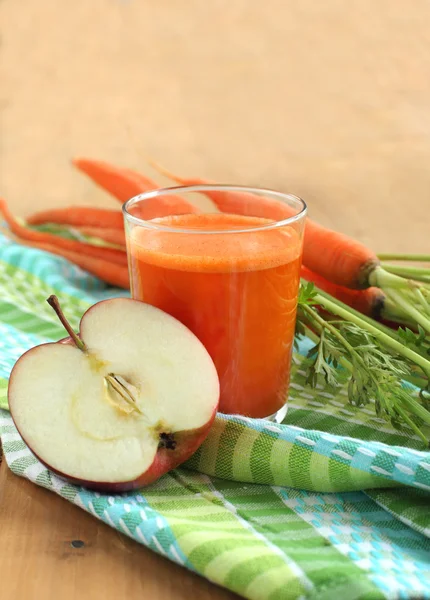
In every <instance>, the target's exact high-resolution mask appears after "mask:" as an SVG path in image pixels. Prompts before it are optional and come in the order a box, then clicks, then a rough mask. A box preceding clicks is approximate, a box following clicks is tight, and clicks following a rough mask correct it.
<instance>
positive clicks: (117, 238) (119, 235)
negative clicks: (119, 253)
mask: <svg viewBox="0 0 430 600" xmlns="http://www.w3.org/2000/svg"><path fill="white" fill-rule="evenodd" d="M77 229H78V231H80V232H81V233H83V234H84V235H89V236H91V237H95V238H99V239H100V240H103V241H104V242H108V243H109V244H116V245H117V246H125V233H124V231H123V230H121V229H106V228H105V227H77Z"/></svg>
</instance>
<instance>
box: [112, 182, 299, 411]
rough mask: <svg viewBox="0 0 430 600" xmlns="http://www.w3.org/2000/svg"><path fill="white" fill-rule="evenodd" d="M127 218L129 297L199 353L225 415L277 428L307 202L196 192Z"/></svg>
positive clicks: (182, 192) (142, 198) (132, 207)
mask: <svg viewBox="0 0 430 600" xmlns="http://www.w3.org/2000/svg"><path fill="white" fill-rule="evenodd" d="M123 211H124V218H125V227H126V240H127V253H128V261H129V270H130V282H131V293H132V296H133V298H135V299H137V300H141V301H143V302H147V303H148V304H152V305H153V306H156V307H158V308H160V309H162V310H164V311H165V312H167V313H169V314H171V315H172V316H174V317H176V318H177V319H179V320H180V321H182V323H184V325H186V326H187V327H188V328H189V329H191V331H193V332H194V334H195V335H196V336H197V337H198V338H199V339H200V340H201V342H202V343H203V344H204V345H205V347H206V349H207V350H208V352H209V354H210V355H211V356H212V359H213V361H214V363H215V366H216V368H217V371H218V375H219V379H220V385H221V397H220V411H221V412H224V413H230V414H240V415H245V416H248V417H253V418H271V419H275V420H277V421H280V420H281V419H283V418H284V417H285V414H286V409H287V405H286V401H287V395H288V384H289V377H290V364H291V357H292V350H293V341H294V331H295V319H296V309H297V294H298V289H299V281H300V266H301V257H302V240H303V230H304V223H305V215H306V204H305V203H304V201H303V200H301V199H300V198H298V197H296V196H293V195H291V194H283V193H280V192H275V191H271V190H262V189H255V188H246V187H241V186H224V185H198V186H187V187H184V186H182V187H175V188H166V189H160V190H154V191H151V192H146V193H144V194H140V195H139V196H136V197H135V198H132V199H131V200H129V201H128V202H127V203H126V204H125V205H124V208H123ZM148 214H149V215H150V217H151V218H148ZM142 215H145V216H146V219H144V218H142ZM157 215H159V216H157Z"/></svg>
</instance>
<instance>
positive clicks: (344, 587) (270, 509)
mask: <svg viewBox="0 0 430 600" xmlns="http://www.w3.org/2000/svg"><path fill="white" fill-rule="evenodd" d="M51 293H56V294H57V295H58V296H59V298H60V301H61V303H62V306H63V308H64V311H65V312H66V314H67V316H68V317H69V318H70V319H71V321H72V324H74V325H76V324H77V323H78V322H79V319H80V317H81V315H82V313H83V312H84V311H85V309H86V308H87V307H88V306H89V305H91V304H93V303H95V302H97V301H99V300H102V299H105V298H108V297H112V296H119V295H126V293H125V292H124V291H120V290H116V289H113V288H107V287H106V286H105V285H104V284H103V283H102V282H100V281H98V280H97V279H96V278H94V277H92V276H90V275H88V274H87V273H85V272H83V271H82V270H81V269H79V268H78V267H75V266H74V265H72V264H70V263H68V262H67V261H66V260H64V259H62V258H59V257H56V256H53V255H50V254H47V253H45V252H41V251H38V250H33V249H29V248H24V247H22V246H19V245H17V244H15V243H11V242H9V241H7V240H6V239H5V238H2V237H0V407H1V408H2V409H3V410H0V436H1V441H2V446H3V452H4V455H5V458H6V461H7V463H8V465H9V467H10V468H11V469H12V471H13V472H14V473H16V474H17V475H20V476H22V477H26V478H27V479H30V480H31V481H33V482H35V483H36V484H38V485H41V486H43V487H46V488H48V489H50V490H52V491H53V492H55V493H57V494H59V495H61V496H63V497H64V498H65V499H67V500H69V501H70V502H73V503H74V504H76V505H78V506H80V507H81V508H82V509H84V510H86V511H88V512H90V513H91V514H92V515H93V516H94V517H96V518H98V519H100V520H102V521H104V522H105V523H106V524H107V525H109V526H111V527H114V528H115V529H117V530H118V531H121V532H122V533H124V534H126V535H128V536H129V537H131V538H133V539H135V540H136V541H137V542H138V543H141V544H144V545H145V546H147V547H148V548H151V549H152V550H154V551H155V552H158V553H159V554H161V555H163V556H165V557H167V558H169V559H170V560H172V561H174V562H176V563H178V564H180V565H183V566H184V567H186V568H188V569H190V570H192V571H194V572H197V573H199V574H200V575H202V576H203V577H206V578H207V579H209V580H211V581H214V582H216V583H217V584H219V585H222V586H225V587H227V588H229V589H230V590H232V591H234V592H236V593H238V594H240V595H242V596H244V597H245V598H251V599H256V600H278V599H279V600H289V599H299V598H300V599H319V600H332V599H335V598H342V600H355V599H359V598H366V599H370V598H372V599H377V598H381V599H383V598H389V599H395V598H402V599H403V598H430V539H429V538H430V452H426V451H422V443H421V442H420V441H419V440H418V439H417V438H416V437H415V436H414V435H413V434H412V432H411V433H410V434H409V435H408V434H407V433H405V432H399V431H396V430H394V429H392V428H391V426H390V425H389V424H388V423H386V422H385V421H383V420H381V419H378V418H377V417H376V416H375V414H374V410H373V407H372V406H369V407H368V408H365V409H357V408H355V407H352V406H350V405H349V404H348V402H347V397H346V391H345V390H344V389H339V390H337V391H336V393H329V392H327V391H325V390H323V389H322V388H320V389H317V390H311V389H309V388H308V387H306V386H305V385H304V372H303V371H302V370H301V368H300V362H301V356H300V354H298V355H296V356H295V359H294V360H295V365H294V374H293V377H292V383H291V389H290V397H289V410H288V415H287V418H286V424H282V425H278V424H274V423H271V422H269V421H265V420H251V419H246V418H241V417H233V416H225V415H218V417H217V419H216V421H215V424H214V426H213V428H212V430H211V433H210V435H209V437H208V438H207V440H206V441H205V442H204V444H203V446H202V447H201V448H200V449H199V450H198V451H197V453H196V454H195V455H194V456H193V457H192V458H191V459H190V460H189V461H188V462H187V463H186V464H185V465H184V466H183V467H181V468H179V469H176V470H175V471H173V472H171V473H169V474H167V475H165V476H164V477H162V478H161V479H160V480H159V481H158V482H157V483H155V484H153V485H151V486H150V487H147V488H143V489H141V490H139V491H137V492H133V493H129V494H122V495H120V494H118V495H102V494H99V493H94V492H90V491H88V490H85V489H83V488H80V487H77V486H73V485H70V484H68V483H66V482H65V481H63V480H62V479H60V478H58V477H57V476H55V475H54V474H53V473H51V472H50V471H48V470H47V469H46V468H45V467H44V466H43V465H42V464H41V463H40V462H39V461H38V460H37V459H36V458H35V457H34V456H33V455H32V454H31V452H30V450H29V449H28V448H27V447H26V445H25V444H24V442H23V441H22V439H21V438H20V436H19V434H18V432H17V431H16V429H15V427H14V425H13V422H12V419H11V417H10V415H9V412H8V410H7V399H6V392H7V378H8V375H9V373H10V370H11V368H12V366H13V364H14V362H15V361H16V359H17V358H18V357H19V356H20V355H21V354H22V353H23V352H24V351H25V350H27V349H28V348H30V347H32V346H34V345H36V344H40V343H42V342H46V341H50V340H55V339H59V338H61V337H63V336H64V334H63V331H62V327H61V325H60V324H59V323H58V321H57V318H56V316H55V315H54V313H53V311H52V309H51V308H50V307H49V306H48V305H47V303H46V302H45V300H46V298H47V297H48V296H49V295H50V294H51ZM305 347H306V342H304V346H303V347H302V351H305V349H306V348H305ZM411 393H414V392H413V390H411ZM363 490H365V491H363Z"/></svg>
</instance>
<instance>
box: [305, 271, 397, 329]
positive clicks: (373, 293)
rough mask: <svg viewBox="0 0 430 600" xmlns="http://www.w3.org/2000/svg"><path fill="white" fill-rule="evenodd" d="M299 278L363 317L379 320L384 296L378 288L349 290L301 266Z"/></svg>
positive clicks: (384, 299)
mask: <svg viewBox="0 0 430 600" xmlns="http://www.w3.org/2000/svg"><path fill="white" fill-rule="evenodd" d="M301 276H302V278H303V279H306V281H312V282H313V283H314V284H315V285H316V287H318V288H319V289H320V290H323V291H324V292H327V294H330V295H331V296H334V297H335V298H337V299H338V300H340V301H341V302H343V303H344V304H348V306H351V307H352V308H355V310H358V311H359V312H361V313H363V314H364V315H367V316H369V317H372V319H376V320H379V319H381V317H382V312H383V309H384V305H385V302H386V296H385V294H384V292H383V291H382V290H380V289H379V288H377V287H369V288H367V289H366V290H351V289H349V288H345V287H342V286H340V285H336V284H335V283H331V281H327V279H324V277H322V276H321V275H318V274H317V273H313V272H312V271H311V270H310V269H308V268H307V267H305V266H302V270H301Z"/></svg>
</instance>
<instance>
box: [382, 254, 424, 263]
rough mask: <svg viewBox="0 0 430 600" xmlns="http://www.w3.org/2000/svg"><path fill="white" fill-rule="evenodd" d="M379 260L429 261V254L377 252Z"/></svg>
mask: <svg viewBox="0 0 430 600" xmlns="http://www.w3.org/2000/svg"><path fill="white" fill-rule="evenodd" d="M378 258H379V260H410V261H412V262H430V254H378Z"/></svg>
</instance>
